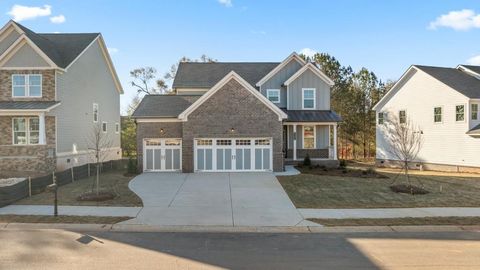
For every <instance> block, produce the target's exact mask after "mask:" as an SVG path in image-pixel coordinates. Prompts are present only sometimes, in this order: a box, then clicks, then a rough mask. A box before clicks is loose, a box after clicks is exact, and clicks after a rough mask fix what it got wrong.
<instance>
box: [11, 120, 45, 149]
mask: <svg viewBox="0 0 480 270" xmlns="http://www.w3.org/2000/svg"><path fill="white" fill-rule="evenodd" d="M39 142H40V122H39V118H38V117H29V118H13V144H15V145H26V144H39Z"/></svg>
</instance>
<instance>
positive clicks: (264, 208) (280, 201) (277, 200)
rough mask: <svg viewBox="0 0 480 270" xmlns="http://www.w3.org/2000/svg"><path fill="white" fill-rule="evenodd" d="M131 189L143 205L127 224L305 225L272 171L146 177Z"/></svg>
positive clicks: (159, 174)
mask: <svg viewBox="0 0 480 270" xmlns="http://www.w3.org/2000/svg"><path fill="white" fill-rule="evenodd" d="M129 187H130V189H132V190H133V191H134V192H135V193H136V194H137V195H138V196H140V197H141V198H142V200H143V205H144V207H143V209H142V210H141V211H140V212H139V214H138V216H137V217H136V218H135V219H132V220H128V221H126V222H124V223H128V224H147V225H184V226H196V225H212V226H295V225H298V224H299V223H301V222H302V221H303V218H302V216H301V215H300V213H299V212H298V211H297V209H296V208H295V206H294V205H293V203H292V202H291V201H290V199H289V198H288V196H287V194H286V193H285V191H284V190H283V188H282V186H281V185H280V183H279V182H278V181H277V178H276V177H275V175H273V174H272V173H194V174H183V173H144V174H141V175H139V176H137V177H135V178H134V179H133V180H132V181H131V182H130V184H129Z"/></svg>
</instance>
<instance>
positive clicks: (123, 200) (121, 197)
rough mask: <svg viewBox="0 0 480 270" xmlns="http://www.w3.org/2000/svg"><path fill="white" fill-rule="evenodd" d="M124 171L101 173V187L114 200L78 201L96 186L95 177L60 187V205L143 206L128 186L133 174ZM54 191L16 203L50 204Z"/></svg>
mask: <svg viewBox="0 0 480 270" xmlns="http://www.w3.org/2000/svg"><path fill="white" fill-rule="evenodd" d="M123 173H124V172H123V171H114V172H107V173H103V174H101V175H100V189H101V190H106V191H112V192H113V193H114V194H116V197H115V198H114V199H112V200H108V201H103V202H95V201H77V197H78V196H80V195H81V194H83V193H85V192H89V191H91V190H92V188H93V187H94V181H95V177H93V176H92V177H90V178H85V179H81V180H78V181H75V182H73V183H70V184H66V185H64V186H61V187H59V188H58V204H59V205H83V206H142V200H141V199H140V198H139V197H138V196H137V195H136V194H135V193H134V192H133V191H131V190H130V189H129V188H128V182H130V180H131V179H132V178H133V176H129V177H126V176H123ZM53 198H54V196H53V193H52V192H44V193H40V194H37V195H33V196H32V197H29V198H25V199H22V200H20V201H17V202H15V203H14V204H24V205H25V204H26V205H48V204H53Z"/></svg>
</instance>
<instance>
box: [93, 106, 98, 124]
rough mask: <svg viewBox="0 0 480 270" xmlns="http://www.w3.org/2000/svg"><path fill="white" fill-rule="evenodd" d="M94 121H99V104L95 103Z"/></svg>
mask: <svg viewBox="0 0 480 270" xmlns="http://www.w3.org/2000/svg"><path fill="white" fill-rule="evenodd" d="M93 122H94V123H97V122H98V104H97V103H93Z"/></svg>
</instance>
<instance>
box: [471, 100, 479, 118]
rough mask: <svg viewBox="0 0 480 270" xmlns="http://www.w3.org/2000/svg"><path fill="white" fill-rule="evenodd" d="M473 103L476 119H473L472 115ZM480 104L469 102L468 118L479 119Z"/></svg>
mask: <svg viewBox="0 0 480 270" xmlns="http://www.w3.org/2000/svg"><path fill="white" fill-rule="evenodd" d="M473 105H476V106H477V113H476V116H477V118H476V119H473V118H472V116H473V114H472V113H473V110H472V109H473ZM479 112H480V104H479V103H476V102H470V109H469V115H470V116H469V120H472V121H478V120H479V119H480V113H479Z"/></svg>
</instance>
